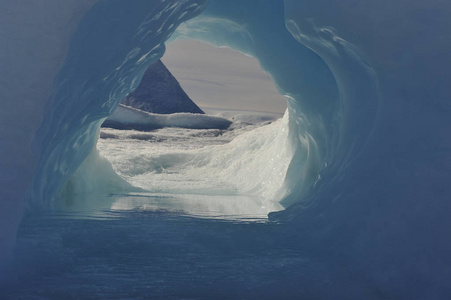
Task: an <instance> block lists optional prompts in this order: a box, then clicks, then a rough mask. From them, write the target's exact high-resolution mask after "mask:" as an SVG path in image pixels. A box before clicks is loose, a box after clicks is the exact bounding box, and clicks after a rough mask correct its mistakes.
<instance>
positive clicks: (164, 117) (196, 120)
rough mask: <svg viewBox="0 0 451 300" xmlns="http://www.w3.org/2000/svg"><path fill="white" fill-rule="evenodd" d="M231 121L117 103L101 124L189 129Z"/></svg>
mask: <svg viewBox="0 0 451 300" xmlns="http://www.w3.org/2000/svg"><path fill="white" fill-rule="evenodd" d="M230 124H232V122H231V121H229V120H227V119H225V118H221V117H216V116H209V115H204V114H193V113H182V112H180V113H173V114H153V113H148V112H145V111H142V110H139V109H135V108H133V107H129V106H126V105H122V104H119V106H118V107H117V108H116V110H115V111H114V113H113V114H112V115H111V116H110V117H109V118H108V119H106V120H105V122H104V123H103V126H105V127H111V128H117V129H136V130H153V129H159V128H164V127H182V128H191V129H227V128H228V127H229V126H230Z"/></svg>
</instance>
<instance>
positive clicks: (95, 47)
mask: <svg viewBox="0 0 451 300" xmlns="http://www.w3.org/2000/svg"><path fill="white" fill-rule="evenodd" d="M205 2H206V1H204V0H199V1H160V0H155V1H133V2H132V3H127V4H125V3H124V2H123V1H114V0H113V1H111V0H108V1H99V2H98V3H97V4H96V5H95V6H94V7H93V8H92V9H91V10H90V11H89V12H88V13H87V14H86V15H85V17H84V19H83V21H82V23H81V25H80V26H79V28H78V31H77V32H76V34H75V35H74V36H73V38H72V40H71V44H70V47H69V50H68V53H67V57H66V60H65V62H64V66H63V67H62V69H61V71H60V73H59V75H58V78H57V79H56V81H57V82H56V89H55V92H54V94H53V95H52V97H51V99H49V101H48V105H47V109H46V115H45V116H44V121H43V124H42V125H41V127H40V130H39V132H38V134H37V135H36V138H35V141H34V147H35V149H36V150H35V151H36V152H38V153H39V157H40V160H39V164H38V169H37V171H36V173H35V177H34V182H33V188H32V190H31V193H30V201H29V203H30V204H32V205H36V206H37V207H43V206H44V207H45V206H51V205H52V203H53V201H54V199H55V197H57V196H58V194H59V193H60V192H61V190H62V188H63V186H64V185H65V183H66V182H67V180H68V179H69V177H70V176H71V175H72V174H73V173H74V172H75V170H77V168H78V167H79V166H80V164H81V163H82V162H83V161H84V159H86V157H87V156H88V155H89V153H91V151H92V149H93V147H94V146H95V143H96V141H97V135H98V128H99V127H100V124H101V123H102V122H103V120H104V119H105V118H106V117H108V116H109V115H110V114H111V113H112V112H113V111H114V109H115V108H116V107H117V105H118V103H119V102H120V101H121V99H123V98H124V96H126V95H127V94H128V93H130V92H131V91H133V90H134V89H135V88H136V87H137V85H138V84H139V82H140V80H141V77H142V76H143V74H144V72H145V70H146V68H147V67H148V65H149V64H151V63H152V62H154V61H156V60H158V59H159V58H160V57H161V56H162V55H163V53H164V41H165V40H166V39H167V38H168V37H169V36H170V35H171V33H172V32H173V31H174V30H175V28H176V27H177V25H178V24H180V23H181V22H183V21H184V20H187V19H189V18H192V17H194V16H196V15H197V14H199V13H200V11H201V9H202V8H203V6H204V5H205Z"/></svg>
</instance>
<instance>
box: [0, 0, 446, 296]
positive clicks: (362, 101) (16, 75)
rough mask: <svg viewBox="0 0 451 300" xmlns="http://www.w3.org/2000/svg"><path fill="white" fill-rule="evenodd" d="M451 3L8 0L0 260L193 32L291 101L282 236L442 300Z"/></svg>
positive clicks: (402, 289)
mask: <svg viewBox="0 0 451 300" xmlns="http://www.w3.org/2000/svg"><path fill="white" fill-rule="evenodd" d="M207 4H208V6H207ZM450 11H451V5H450V4H449V3H448V2H444V1H427V2H425V1H416V0H415V1H409V2H406V1H401V0H399V1H398V0H397V1H378V2H374V1H370V0H361V1H358V2H356V1H337V0H320V1H297V0H285V1H280V0H265V1H261V0H258V1H257V0H246V1H243V0H228V1H220V0H211V1H209V2H208V3H207V1H203V0H185V1H175V0H170V1H163V0H161V1H160V0H150V1H144V0H142V1H141V0H140V1H133V2H130V1H127V2H125V1H119V0H98V1H94V0H92V1H88V0H86V1H64V3H62V2H61V1H57V0H51V1H47V2H46V3H45V4H41V3H40V1H37V0H33V1H28V2H26V3H25V2H22V1H12V0H9V1H2V2H1V3H0V20H1V21H0V22H1V24H2V26H0V33H1V34H0V40H1V41H2V43H1V45H2V51H1V52H0V62H1V70H2V71H1V81H0V90H1V91H2V93H1V95H2V110H1V118H0V122H1V126H0V128H1V129H0V150H1V155H0V165H1V169H0V178H1V183H0V187H1V188H0V199H1V202H0V203H1V207H0V211H1V212H0V214H1V215H0V228H1V229H0V242H1V244H0V250H1V251H0V256H1V258H0V259H1V261H2V263H5V262H6V261H7V258H6V257H7V252H8V251H10V249H11V247H12V244H13V241H14V236H15V232H16V230H17V227H18V224H19V222H20V218H21V215H22V210H23V208H24V207H25V206H26V207H28V208H29V209H32V208H38V207H41V208H42V207H45V206H50V205H51V204H52V201H53V200H54V197H55V195H56V194H57V193H59V192H61V190H62V189H63V187H64V185H65V183H66V181H67V180H68V179H69V177H70V176H71V175H72V174H73V173H74V172H75V171H76V170H77V168H78V166H79V165H80V164H81V163H82V162H83V161H84V160H85V159H86V158H87V157H88V156H89V155H90V153H91V152H92V149H93V147H94V145H95V142H96V139H97V134H98V128H99V125H100V123H101V122H102V121H103V120H104V119H105V118H106V117H107V116H108V115H110V114H111V113H112V111H113V110H114V108H115V107H116V106H117V105H118V102H119V101H120V99H122V98H123V97H124V96H125V95H126V94H128V93H129V92H130V91H131V90H133V88H135V87H136V86H137V84H138V82H139V79H140V78H141V76H142V75H143V73H144V71H145V69H146V67H147V66H148V65H149V64H150V63H151V62H153V61H156V60H157V59H159V58H160V57H161V56H162V55H163V53H164V42H165V41H166V40H168V39H172V40H173V39H177V38H179V39H180V38H188V39H199V40H203V41H205V42H209V43H211V44H214V45H217V46H228V47H231V48H233V49H236V50H239V51H242V52H243V53H247V54H250V55H252V56H254V57H256V58H257V59H259V61H260V63H261V66H262V68H263V69H264V70H266V71H267V72H269V73H270V74H271V76H272V77H273V79H274V81H275V83H276V85H277V87H278V88H279V90H280V91H281V93H283V94H284V95H286V96H287V98H288V102H289V110H290V113H291V114H292V115H293V116H294V117H293V118H292V119H290V124H289V127H290V140H291V141H292V142H293V147H294V148H293V151H294V157H293V160H292V162H291V164H290V166H289V168H288V176H287V180H286V182H285V184H286V185H287V186H288V187H290V191H289V195H288V196H287V197H286V198H285V199H284V200H283V201H282V204H283V205H284V206H286V207H287V208H286V209H285V210H284V211H281V212H278V213H272V214H270V219H271V220H275V221H278V222H281V223H286V224H289V226H286V227H284V228H285V229H284V231H282V232H281V233H280V238H279V236H278V237H277V240H278V241H279V242H281V243H282V244H283V241H284V238H285V239H289V240H290V242H291V243H294V244H295V245H296V247H297V248H296V249H298V252H303V253H315V255H316V256H315V257H317V258H321V259H322V261H323V262H324V264H326V265H327V264H329V265H334V266H340V265H346V267H340V268H339V267H337V269H335V271H336V272H337V273H340V276H337V277H335V278H348V279H349V282H352V280H351V279H352V276H351V275H350V273H352V272H354V273H357V272H358V275H354V276H358V277H360V278H365V280H364V281H365V282H366V285H365V287H361V286H360V288H361V289H359V291H360V292H361V293H362V294H363V295H364V296H365V298H371V297H372V298H384V297H385V298H410V299H412V298H417V299H425V298H437V299H440V298H442V299H445V298H447V297H448V296H449V295H450V290H449V282H450V280H451V278H450V275H449V274H450V270H451V269H450V268H451V267H450V265H451V256H450V254H449V253H451V242H449V239H448V238H447V237H448V236H449V228H451V226H450V225H451V224H450V223H451V221H450V218H449V211H451V207H450V205H451V204H450V201H449V196H450V195H451V190H450V185H449V180H450V174H451V160H450V155H449V152H450V149H451V140H450V139H449V132H450V130H451V128H450V127H451V126H450V121H449V115H450V111H451V107H450V101H449V95H450V88H449V87H448V82H449V81H450V79H451V78H450V77H451V74H450V71H449V69H450V68H449V62H450V52H449V47H450V44H451V41H450V39H449V34H450V31H451V24H450V23H451V20H450V19H449V18H448V16H449V15H450ZM199 14H200V15H199ZM196 16H197V17H196ZM194 17H196V18H194ZM184 21H187V22H184ZM183 22H184V23H183ZM180 24H181V25H180ZM179 25H180V26H179ZM169 41H170V40H169ZM5 45H7V46H5ZM218 234H219V235H220V233H218ZM255 234H258V233H255ZM268 235H270V234H268ZM268 235H265V237H267V236H268ZM243 236H248V235H246V232H244V233H243ZM274 239H275V240H276V238H275V237H274ZM236 240H237V241H239V243H243V244H244V243H245V242H244V241H243V240H244V239H240V237H238V238H237V239H236ZM240 245H241V244H240ZM265 245H266V244H265ZM243 247H244V246H243ZM265 247H268V248H269V247H270V246H269V245H266V246H265ZM278 249H279V250H280V248H278ZM218 251H219V250H218ZM282 252H283V251H282ZM304 266H309V264H308V262H307V263H306V264H305V265H304ZM306 270H310V271H312V270H311V268H308V267H306ZM325 270H328V268H327V267H326V268H319V269H316V271H317V272H327V271H325ZM2 274H3V273H2ZM313 275H314V272H313V271H312V273H311V276H313ZM281 278H282V277H281ZM283 278H284V279H287V278H286V277H283ZM302 278H304V277H302ZM302 278H301V279H299V282H297V285H298V286H303V285H302ZM319 278H321V276H319ZM343 280H344V279H343ZM290 282H292V281H290ZM305 282H309V281H305ZM293 283H294V282H293ZM359 283H362V281H359ZM348 284H349V283H348ZM282 286H285V285H283V283H282ZM337 286H340V289H335V292H336V293H337V294H338V295H339V296H343V295H346V294H347V292H350V291H354V290H355V289H356V288H357V287H355V286H354V287H353V286H351V285H346V284H344V285H339V284H337V285H333V287H335V288H336V287H337ZM324 288H325V289H327V284H326V283H325V285H324ZM287 289H289V287H287ZM316 291H317V292H319V290H316ZM313 293H314V292H313ZM362 294H358V295H357V296H355V297H354V298H358V296H359V295H360V296H362ZM353 295H355V294H353ZM350 297H353V296H352V295H351V296H350Z"/></svg>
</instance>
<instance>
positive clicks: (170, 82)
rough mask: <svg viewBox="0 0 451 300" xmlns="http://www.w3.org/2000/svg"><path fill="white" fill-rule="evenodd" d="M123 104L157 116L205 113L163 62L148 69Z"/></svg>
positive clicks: (156, 63) (158, 62) (159, 61)
mask: <svg viewBox="0 0 451 300" xmlns="http://www.w3.org/2000/svg"><path fill="white" fill-rule="evenodd" d="M121 103H122V104H124V105H127V106H131V107H134V108H137V109H140V110H143V111H147V112H151V113H156V114H172V113H179V112H189V113H198V114H203V113H204V112H203V111H202V110H201V109H200V108H199V107H198V106H197V105H196V104H195V103H194V102H193V101H192V100H191V99H190V97H189V96H188V95H187V94H186V93H185V91H184V90H183V89H182V87H181V86H180V84H179V83H178V81H177V79H175V77H174V76H173V75H172V74H171V72H170V71H169V70H168V69H167V68H166V66H165V65H164V64H163V63H162V62H161V60H158V61H157V62H155V63H154V64H152V65H151V66H150V67H149V68H148V69H147V71H146V73H145V74H144V76H143V78H142V80H141V83H140V84H139V86H138V87H137V88H136V90H135V91H134V92H133V93H131V94H129V95H128V96H127V97H125V98H124V99H123V100H122V102H121Z"/></svg>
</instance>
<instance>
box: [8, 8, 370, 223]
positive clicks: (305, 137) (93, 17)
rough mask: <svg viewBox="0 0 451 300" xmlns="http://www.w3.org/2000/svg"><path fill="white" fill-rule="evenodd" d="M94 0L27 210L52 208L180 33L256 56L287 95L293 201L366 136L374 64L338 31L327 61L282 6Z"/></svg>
mask: <svg viewBox="0 0 451 300" xmlns="http://www.w3.org/2000/svg"><path fill="white" fill-rule="evenodd" d="M93 3H94V2H92V3H90V4H91V5H92V7H91V8H90V9H89V10H88V11H87V12H86V13H85V15H84V17H83V19H82V21H81V22H80V24H79V25H78V28H77V30H76V31H75V33H74V34H73V35H72V36H71V35H70V34H69V35H68V33H69V32H65V34H66V36H67V35H68V36H71V38H70V43H69V44H68V47H67V52H66V53H65V58H64V64H62V66H61V68H60V69H59V71H58V75H57V77H56V79H55V83H54V88H53V90H52V91H51V94H50V97H48V98H47V99H48V100H45V101H43V102H42V103H43V104H45V106H43V107H44V110H43V114H42V124H41V125H40V127H39V129H38V131H37V132H36V134H35V136H34V138H33V142H32V149H33V153H34V158H33V160H34V161H35V163H33V164H32V165H31V168H29V170H27V173H30V172H32V173H33V174H34V175H33V181H32V186H31V188H30V190H29V194H28V200H27V203H26V204H27V205H28V206H31V207H45V206H51V205H52V201H54V198H55V196H56V195H58V193H60V192H61V190H62V188H63V186H64V184H65V183H66V181H67V179H68V178H69V177H70V176H71V175H72V174H73V173H74V171H75V170H76V169H77V168H78V167H79V165H80V164H81V162H83V160H84V159H85V158H86V157H87V156H88V155H89V154H90V153H91V151H92V149H93V146H94V145H95V141H96V136H97V129H98V126H99V124H100V123H101V122H102V121H103V119H104V118H105V117H107V116H108V115H109V114H110V113H111V112H112V111H113V110H114V108H115V107H116V106H117V104H118V102H119V101H120V99H122V98H123V97H124V96H125V95H126V94H127V93H129V92H130V91H131V90H133V89H134V88H135V87H136V85H137V83H138V82H139V79H140V77H141V76H142V74H143V72H144V71H145V69H146V67H147V66H148V65H149V64H150V63H151V62H153V61H155V60H157V59H159V58H160V57H161V56H162V55H163V52H164V42H165V41H166V40H167V39H168V38H169V37H170V36H171V35H172V34H173V35H172V38H173V39H175V38H190V39H199V40H202V41H206V42H209V43H212V44H214V45H216V46H229V47H231V48H233V49H236V50H239V51H242V52H244V53H247V54H250V55H252V56H254V57H256V58H258V59H259V61H260V63H261V66H262V68H263V69H264V70H266V71H268V72H269V73H270V74H271V75H272V76H273V78H274V81H275V83H276V85H277V86H278V88H279V89H280V91H281V93H283V94H284V95H286V96H287V97H288V98H289V111H290V121H289V122H290V136H291V137H290V140H291V141H292V147H293V149H294V150H293V151H294V152H295V156H294V159H293V161H292V163H291V166H290V168H289V171H288V176H287V180H286V181H287V183H286V184H287V185H288V186H289V187H290V189H291V194H290V197H287V199H285V200H284V201H283V202H282V203H283V204H284V205H285V206H289V205H291V204H293V203H296V202H298V201H299V200H300V199H301V198H305V197H306V195H307V194H308V193H310V192H311V189H310V187H311V186H312V185H313V184H314V183H318V182H319V179H320V178H321V176H323V177H324V175H320V172H325V173H327V172H329V173H332V174H336V173H337V172H338V171H340V170H342V169H343V168H345V167H346V165H347V164H348V163H349V162H350V160H351V159H350V157H353V156H355V155H356V154H357V153H358V152H359V150H360V148H361V147H362V144H363V143H364V141H365V140H366V137H367V135H368V133H369V130H370V128H371V126H372V121H371V120H372V118H373V116H374V112H375V110H374V107H375V105H376V103H377V91H375V86H376V80H375V77H374V76H373V73H372V69H371V67H369V65H368V64H366V63H365V62H364V61H363V59H362V58H361V56H360V55H359V54H358V52H357V51H356V50H355V49H354V48H353V46H352V45H350V44H347V43H346V42H344V41H343V40H341V39H339V38H337V37H336V36H334V35H333V33H332V31H327V30H326V31H325V32H326V35H327V36H326V37H322V36H321V37H319V40H320V42H323V40H324V43H325V44H326V46H327V49H328V50H329V51H326V52H325V53H324V55H323V56H325V58H324V59H323V58H321V57H320V56H319V55H318V54H316V53H315V52H313V51H311V50H310V49H308V48H306V47H305V46H303V45H302V44H301V43H299V42H298V41H296V40H295V39H294V38H293V35H294V36H295V37H296V38H299V36H300V34H299V33H298V32H296V31H295V30H296V28H297V27H296V23H295V22H293V21H288V22H287V24H285V21H286V20H285V15H284V14H285V12H284V6H283V3H282V2H280V1H277V0H271V1H266V2H265V3H264V4H263V5H261V3H260V2H258V1H247V2H244V3H243V2H240V1H232V2H227V4H225V3H223V2H221V1H210V2H209V3H208V9H207V10H205V11H203V10H204V9H205V8H206V7H207V1H202V0H193V1H135V2H133V3H132V4H127V5H125V4H124V3H123V2H121V1H104V0H102V1H97V2H95V4H94V5H93ZM75 7H76V8H77V9H80V8H79V7H78V6H75ZM80 7H81V8H83V6H81V4H80ZM54 8H55V10H56V11H58V9H59V7H58V6H55V7H54ZM250 10H252V13H251V12H250ZM202 11H203V13H202V15H201V16H199V17H197V18H196V19H193V21H190V22H187V23H185V24H184V25H183V26H182V27H180V28H179V29H178V30H177V31H176V32H175V33H174V30H175V29H176V28H177V27H178V25H179V24H181V23H182V22H183V21H186V20H188V19H190V18H192V17H194V16H197V15H198V14H199V13H201V12H202ZM106 20H108V21H106ZM124 20H126V21H127V22H124ZM286 26H288V28H289V29H290V30H291V32H289V31H288V30H287V29H286V28H287V27H286ZM328 54H330V56H329V57H328V56H327V55H328ZM60 61H62V60H61V58H60ZM325 61H326V62H328V64H329V66H328V65H327V64H326V63H325ZM331 71H332V72H331ZM351 74H352V76H350V75H351ZM355 74H358V75H357V76H356V75H355ZM349 78H351V79H349ZM355 80H358V82H357V86H358V88H357V89H356V88H355V84H356V82H355ZM351 81H352V82H351ZM43 99H45V98H43ZM104 99H107V100H106V101H105V100H104ZM41 107H42V106H41ZM361 115H364V121H365V122H362V118H361ZM354 128H358V130H357V131H356V130H354V131H353V129H354ZM349 145H352V147H350V146H349ZM28 156H29V155H28ZM26 157H27V156H26ZM34 164H35V166H36V167H33V165H34ZM333 176H335V175H333ZM333 176H332V177H333ZM21 198H22V199H24V197H23V196H21ZM18 203H21V202H18ZM14 206H17V204H12V205H11V207H14ZM18 215H19V213H17V217H16V220H15V222H13V224H17V219H18Z"/></svg>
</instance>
